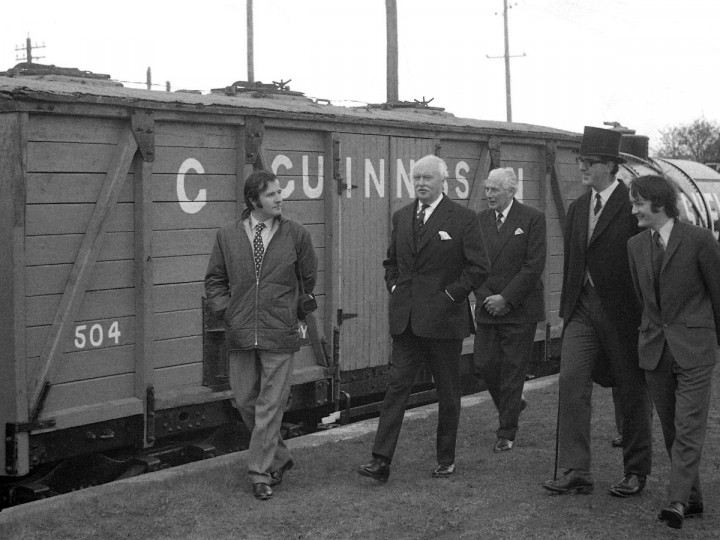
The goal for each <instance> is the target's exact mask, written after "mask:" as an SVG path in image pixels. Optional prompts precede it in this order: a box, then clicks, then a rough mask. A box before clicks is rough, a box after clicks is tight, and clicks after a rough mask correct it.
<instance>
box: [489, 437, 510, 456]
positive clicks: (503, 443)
mask: <svg viewBox="0 0 720 540" xmlns="http://www.w3.org/2000/svg"><path fill="white" fill-rule="evenodd" d="M512 449H513V442H512V441H511V440H509V439H506V438H505V437H498V440H497V442H496V443H495V446H493V452H496V453H497V452H507V451H508V450H512Z"/></svg>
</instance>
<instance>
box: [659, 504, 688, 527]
mask: <svg viewBox="0 0 720 540" xmlns="http://www.w3.org/2000/svg"><path fill="white" fill-rule="evenodd" d="M658 519H659V520H660V521H666V522H667V526H668V527H672V528H673V529H682V525H683V520H684V519H685V505H683V503H681V502H677V501H673V502H671V503H670V504H668V505H667V506H666V507H665V508H663V509H662V510H660V513H659V514H658Z"/></svg>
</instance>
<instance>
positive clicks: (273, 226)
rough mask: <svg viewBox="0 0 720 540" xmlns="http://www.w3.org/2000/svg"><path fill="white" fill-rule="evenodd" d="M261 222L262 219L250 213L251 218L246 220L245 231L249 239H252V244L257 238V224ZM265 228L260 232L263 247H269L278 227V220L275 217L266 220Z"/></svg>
mask: <svg viewBox="0 0 720 540" xmlns="http://www.w3.org/2000/svg"><path fill="white" fill-rule="evenodd" d="M258 223H260V220H258V219H255V216H253V215H252V214H250V219H246V220H245V232H246V233H247V235H248V239H249V240H250V245H252V243H253V240H254V239H255V226H256V225H257V224H258ZM264 223H265V228H264V229H263V230H262V232H261V233H260V238H262V241H263V247H265V249H267V247H268V244H269V243H270V240H271V239H272V237H273V235H274V234H275V231H277V228H278V220H276V219H275V218H270V219H268V220H266V221H265V222H264Z"/></svg>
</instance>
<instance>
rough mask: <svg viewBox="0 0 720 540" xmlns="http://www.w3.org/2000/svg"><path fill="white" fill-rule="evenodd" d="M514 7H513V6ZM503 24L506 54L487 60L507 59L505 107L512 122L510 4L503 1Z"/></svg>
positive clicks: (523, 54)
mask: <svg viewBox="0 0 720 540" xmlns="http://www.w3.org/2000/svg"><path fill="white" fill-rule="evenodd" d="M511 7H512V6H511ZM503 22H504V26H505V54H504V55H503V56H489V55H485V56H486V57H487V58H504V59H505V106H506V110H507V121H508V122H512V92H511V90H510V58H511V57H512V55H511V54H510V37H509V33H508V3H507V0H503ZM523 56H526V55H525V53H522V54H519V55H515V57H523Z"/></svg>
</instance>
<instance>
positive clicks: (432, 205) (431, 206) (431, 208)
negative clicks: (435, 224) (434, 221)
mask: <svg viewBox="0 0 720 540" xmlns="http://www.w3.org/2000/svg"><path fill="white" fill-rule="evenodd" d="M444 196H445V195H443V194H442V193H440V196H439V197H438V198H437V199H435V202H432V203H430V204H429V205H428V207H427V208H426V209H425V221H423V225H424V224H425V223H427V220H428V219H430V214H432V213H433V211H434V210H435V209H436V208H437V205H438V204H440V201H441V200H442V198H443V197H444ZM422 205H423V203H421V202H420V201H419V200H418V204H417V206H416V207H415V215H418V213H419V212H420V208H422Z"/></svg>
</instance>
